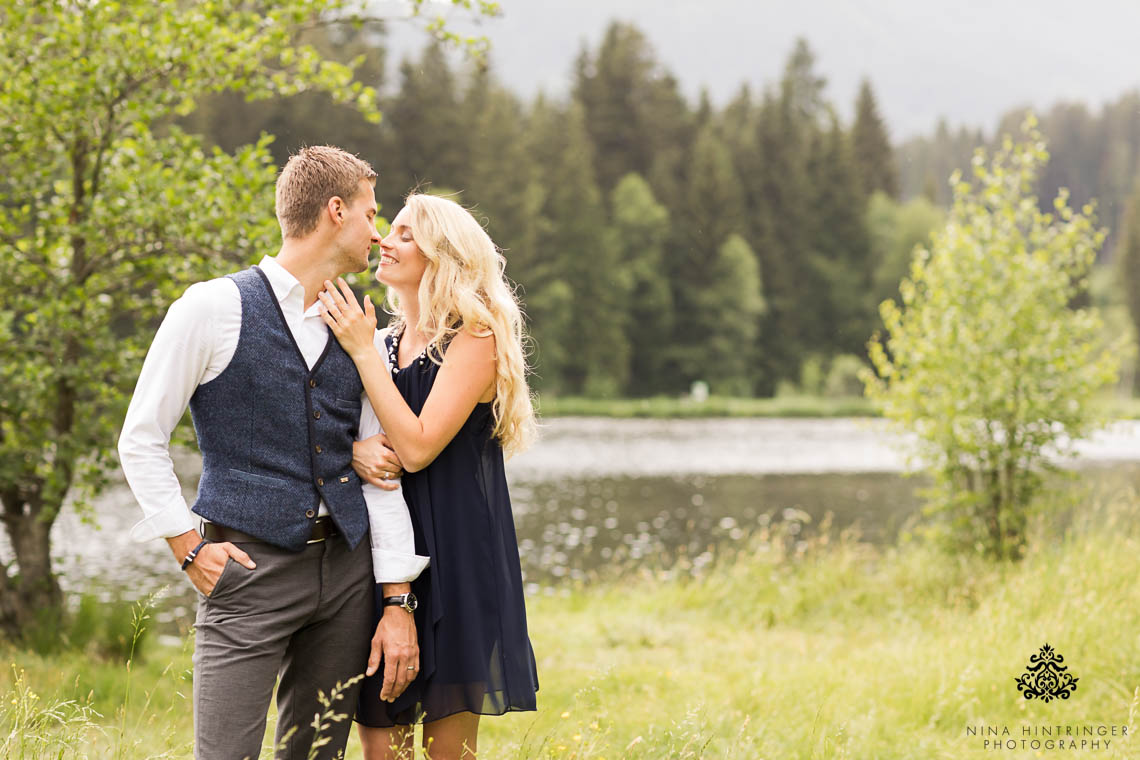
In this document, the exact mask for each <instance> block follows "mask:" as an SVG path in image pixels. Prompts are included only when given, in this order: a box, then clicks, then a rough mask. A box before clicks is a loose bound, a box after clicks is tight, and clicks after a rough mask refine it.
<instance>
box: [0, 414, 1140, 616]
mask: <svg viewBox="0 0 1140 760" xmlns="http://www.w3.org/2000/svg"><path fill="white" fill-rule="evenodd" d="M910 445H911V442H910V441H908V440H907V439H906V438H905V437H901V436H897V435H894V434H892V433H890V432H888V431H887V428H886V426H885V424H884V423H883V422H882V421H881V420H863V419H832V420H816V419H728V420H614V419H601V418H560V419H553V420H547V421H546V422H545V425H544V430H543V435H542V439H541V442H540V443H539V444H538V445H537V446H535V447H534V448H533V449H532V450H530V451H528V452H526V453H525V454H523V455H520V456H518V457H516V458H515V459H513V460H511V461H510V462H508V464H507V472H508V476H509V478H510V481H511V494H512V499H513V505H514V512H515V525H516V529H517V532H518V538H519V551H520V557H521V560H522V566H523V573H524V577H525V581H526V585H527V591H528V593H557V592H558V589H559V587H560V586H564V584H565V583H566V581H567V580H579V581H588V580H589V579H590V578H591V577H593V575H594V574H595V573H596V572H598V571H603V572H614V570H613V569H614V568H626V569H629V568H637V567H653V568H657V569H669V568H674V569H677V568H680V569H682V570H684V571H686V572H688V571H693V570H699V569H700V568H701V567H703V566H704V565H707V564H708V563H709V562H711V561H712V560H713V559H714V558H715V556H716V553H717V551H718V550H720V549H723V548H724V547H726V546H731V545H733V544H735V543H737V542H740V541H743V540H746V539H747V538H748V537H749V536H750V535H751V534H752V533H753V532H754V531H755V530H756V529H757V528H758V527H762V526H766V525H769V524H771V523H772V522H775V521H788V520H790V521H792V522H794V523H796V524H797V525H798V526H801V525H802V526H803V527H802V529H803V530H807V531H810V530H812V529H813V526H814V525H815V524H817V523H818V522H819V521H820V520H821V519H822V518H823V517H824V516H825V515H827V514H831V515H832V519H833V524H834V525H835V526H836V527H839V528H842V527H846V526H851V525H857V526H858V527H859V529H860V531H861V533H862V534H863V536H864V537H865V538H867V539H868V540H871V541H875V542H886V541H891V540H892V539H893V538H894V537H895V535H896V534H897V531H898V529H899V527H900V526H901V525H902V524H903V522H904V521H905V520H906V519H907V518H908V517H909V516H911V515H913V514H914V513H915V512H916V510H917V509H918V507H919V501H918V498H917V496H916V494H915V491H916V489H917V488H920V487H921V486H922V485H923V481H922V480H921V479H919V478H905V477H903V476H902V474H901V473H902V470H903V468H904V466H905V456H906V452H907V451H908V450H909V448H910ZM1078 450H1079V453H1080V458H1079V460H1078V461H1076V462H1073V463H1070V465H1069V466H1071V467H1074V468H1075V469H1077V470H1078V471H1079V473H1080V478H1081V479H1082V480H1084V481H1085V482H1089V481H1092V482H1095V483H1096V484H1097V485H1098V486H1099V487H1103V488H1108V489H1116V488H1125V487H1140V423H1136V422H1124V423H1118V424H1116V425H1114V426H1113V427H1112V428H1110V429H1109V430H1107V431H1104V432H1102V433H1100V434H1097V435H1096V436H1094V437H1093V438H1092V439H1090V440H1088V441H1084V442H1081V443H1080V445H1079V447H1078ZM175 459H176V469H177V471H178V474H179V476H180V478H181V480H182V483H183V487H184V491H185V495H186V498H187V501H188V502H192V501H193V498H194V492H195V489H196V487H197V480H198V475H199V473H200V468H201V462H200V459H199V458H198V456H197V454H196V453H195V452H180V453H179V454H178V455H177V456H176V458H175ZM140 515H141V512H140V510H139V509H138V507H137V505H136V504H135V502H134V499H133V497H132V496H131V494H130V491H129V489H127V487H126V485H125V483H122V482H121V481H120V482H119V483H117V484H116V485H115V486H113V487H112V488H110V489H109V490H108V491H107V492H105V493H104V494H103V495H102V496H101V497H100V498H99V499H98V500H97V502H96V504H95V510H94V516H95V518H96V520H95V523H94V524H93V523H92V522H91V521H90V520H83V519H81V518H80V517H79V516H78V515H77V514H76V513H75V512H74V510H72V509H70V508H67V509H65V512H64V514H63V515H61V516H60V518H59V520H58V521H57V523H56V525H55V528H54V532H53V538H54V549H55V552H56V555H57V568H58V570H59V571H60V572H61V575H62V578H63V583H64V585H65V586H66V587H67V588H68V589H70V590H75V591H80V590H81V591H92V592H95V593H98V594H99V595H100V596H103V597H106V598H111V597H126V598H141V597H144V596H147V595H148V594H150V593H153V592H155V591H158V590H159V589H161V588H163V587H167V590H166V591H165V592H164V597H163V598H164V601H163V602H162V604H161V611H160V613H159V620H160V621H161V622H166V623H174V622H178V623H180V624H184V623H186V622H188V621H189V620H190V618H191V616H192V610H193V603H194V593H193V591H192V590H191V589H190V587H189V584H188V583H186V581H185V580H184V579H183V577H182V576H181V574H180V573H179V571H178V568H177V565H176V564H175V562H174V559H173V558H172V557H171V555H170V553H169V550H168V549H167V547H166V544H165V542H162V541H153V542H149V543H146V544H134V543H132V542H130V541H129V539H127V532H128V531H129V529H130V526H131V525H132V524H134V522H136V521H137V520H138V519H139V516H140ZM797 529H799V528H798V527H797ZM9 555H10V552H9V551H8V548H7V546H0V557H3V558H5V559H7V557H8V556H9Z"/></svg>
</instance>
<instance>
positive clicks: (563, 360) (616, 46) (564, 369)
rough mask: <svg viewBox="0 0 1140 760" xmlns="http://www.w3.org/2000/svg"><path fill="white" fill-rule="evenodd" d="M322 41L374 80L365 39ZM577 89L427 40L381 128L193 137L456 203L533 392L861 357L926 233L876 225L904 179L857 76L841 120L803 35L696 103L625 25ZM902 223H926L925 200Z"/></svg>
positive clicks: (894, 207)
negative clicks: (486, 247) (502, 288)
mask: <svg viewBox="0 0 1140 760" xmlns="http://www.w3.org/2000/svg"><path fill="white" fill-rule="evenodd" d="M322 43H323V44H326V45H330V46H332V47H334V48H336V49H337V50H339V51H342V53H343V54H344V55H346V56H347V55H350V54H351V55H355V54H357V53H361V52H363V53H365V54H367V56H368V58H367V61H366V64H365V71H366V72H368V73H370V74H371V75H372V76H373V77H375V78H379V76H380V72H382V71H383V66H382V61H383V54H382V50H381V43H380V42H379V41H378V40H371V39H369V38H368V37H367V35H364V34H361V33H350V36H349V37H342V38H338V39H324V40H323V41H322ZM574 80H575V85H574V88H573V92H572V95H571V96H570V97H569V98H567V99H566V100H565V101H555V100H551V99H548V98H545V97H542V96H539V97H537V98H535V99H534V100H533V101H531V102H523V101H522V100H520V99H519V98H518V97H517V96H516V95H514V94H513V93H511V92H510V91H508V90H507V89H506V88H504V87H503V86H502V85H501V84H500V83H499V82H498V81H497V79H496V77H495V75H494V71H493V67H492V68H490V69H489V70H487V69H484V70H479V69H474V68H468V67H463V68H460V69H457V68H456V67H453V66H451V65H449V63H448V56H447V55H445V52H444V51H443V50H441V49H440V48H439V47H438V46H434V45H433V46H429V47H427V48H426V49H425V50H424V51H423V52H422V55H421V57H420V58H419V59H418V60H415V61H405V62H403V63H402V64H401V65H400V67H399V69H398V81H397V82H394V83H393V84H394V85H395V86H394V87H393V88H389V89H392V90H393V94H392V95H390V96H387V97H385V98H384V100H383V102H382V103H381V107H382V110H383V112H384V121H383V123H382V124H380V125H379V126H378V127H377V126H374V125H369V124H366V123H364V122H363V120H361V119H360V118H359V117H357V116H356V115H355V114H353V113H352V112H350V111H348V110H346V109H341V108H337V107H335V106H332V105H330V104H328V102H327V101H322V100H321V99H318V98H309V97H307V96H306V97H300V98H293V99H290V100H289V101H284V102H279V103H271V104H269V105H266V104H264V103H254V104H245V103H242V102H239V101H238V100H236V99H229V100H226V101H221V100H219V101H215V102H211V103H207V104H203V106H202V108H200V109H199V111H198V112H197V113H196V114H195V115H194V116H192V117H191V118H190V119H189V121H190V122H191V123H190V124H189V127H190V128H192V129H194V130H195V131H200V132H203V133H205V134H207V135H209V136H211V137H212V138H213V139H214V140H216V141H217V142H218V143H219V144H221V145H222V146H223V147H226V148H232V147H234V146H235V145H238V144H241V143H243V142H248V141H250V140H251V139H253V138H255V137H256V135H257V134H258V133H259V132H260V131H261V130H265V131H268V132H270V133H272V134H275V135H277V136H278V140H277V142H276V143H275V145H274V150H275V151H276V152H277V153H278V154H279V155H278V156H277V157H278V159H279V160H281V161H284V160H285V158H286V157H287V156H288V154H289V152H290V151H292V150H294V149H295V148H296V147H297V146H298V145H301V144H305V143H324V142H327V143H334V144H338V145H341V146H343V147H345V148H347V149H349V150H352V151H354V152H358V153H359V154H360V155H362V156H365V157H366V158H368V159H369V160H371V161H372V162H373V163H374V165H376V166H377V168H378V171H379V173H380V179H379V182H378V184H377V188H376V194H377V198H378V199H379V200H380V202H381V204H382V210H383V212H384V213H386V214H387V215H388V216H389V217H390V216H391V215H392V214H394V213H395V212H396V210H398V209H399V207H400V203H401V199H402V197H403V196H404V194H405V193H407V191H408V190H409V189H411V188H413V187H416V186H425V184H426V183H430V189H431V190H432V191H434V192H457V193H459V195H458V199H459V200H460V201H461V202H462V203H464V204H465V205H467V206H469V207H474V208H475V209H476V211H477V215H478V216H480V217H482V218H485V220H486V224H487V228H488V230H489V232H490V233H491V236H492V237H493V238H494V239H495V241H496V242H497V243H498V244H499V245H500V246H501V247H502V248H503V249H504V250H505V251H506V256H507V261H508V270H507V271H508V275H509V276H510V277H511V278H512V279H513V280H514V281H515V282H517V283H518V284H519V286H520V288H521V293H522V298H523V301H524V304H525V308H526V312H527V315H528V320H529V329H530V331H531V334H532V335H533V336H534V338H535V342H536V352H535V363H536V365H537V366H536V369H537V378H536V380H535V385H536V386H537V387H538V388H539V389H541V390H543V391H545V392H554V393H563V394H586V395H591V396H614V395H629V396H640V395H648V394H656V393H678V392H683V391H686V390H688V389H689V387H690V385H691V383H692V382H693V381H696V380H704V381H706V382H707V383H708V384H709V386H710V388H711V390H712V391H713V392H714V393H725V394H753V393H755V394H770V393H772V392H773V391H774V389H775V388H776V385H777V383H778V382H779V381H781V380H792V381H798V380H799V379H800V377H801V369H802V367H803V365H804V364H805V362H808V361H809V360H810V361H811V362H816V363H817V364H818V363H819V362H820V361H823V362H824V363H826V362H827V361H828V360H829V358H830V357H834V356H837V355H840V354H857V355H861V354H862V353H863V351H864V344H865V342H866V340H867V338H868V337H869V335H870V334H871V332H872V331H873V330H874V328H875V325H876V324H877V303H878V302H879V300H881V298H882V297H885V296H889V295H891V293H892V292H893V289H894V287H895V286H896V285H897V282H898V279H899V277H900V276H901V275H902V274H903V272H904V271H905V268H906V265H907V256H906V254H905V251H909V249H910V247H912V246H913V244H914V242H917V239H921V238H922V236H923V235H925V234H926V232H927V231H928V229H929V227H926V228H924V229H920V230H918V231H917V232H908V233H906V234H904V235H902V236H901V237H900V235H898V234H895V233H894V231H893V230H894V228H896V227H897V228H900V229H905V228H906V227H907V225H906V224H905V223H901V224H900V219H899V215H900V214H903V215H904V216H905V215H906V214H907V213H908V212H907V209H906V207H902V206H899V205H898V204H897V203H894V202H893V201H892V200H891V199H890V198H891V196H893V195H895V193H896V191H897V188H898V187H899V178H898V176H897V175H896V170H895V162H894V159H893V156H892V151H891V146H890V140H889V136H888V134H887V131H886V129H885V126H884V124H883V121H882V119H881V117H880V116H879V114H878V111H877V107H876V103H875V98H874V94H873V92H872V90H871V87H870V85H869V84H866V83H865V84H864V86H863V88H862V89H861V91H860V93H859V97H858V102H857V111H856V117H855V120H854V123H853V124H852V125H851V126H850V127H847V126H845V125H843V124H841V123H840V121H839V119H838V117H837V116H836V109H835V108H834V106H833V105H832V104H831V103H830V102H829V101H828V99H827V97H826V94H825V81H824V79H823V77H822V76H821V75H820V74H819V72H818V71H817V70H816V67H815V63H814V58H813V55H812V52H811V50H810V49H809V47H808V45H807V44H806V43H805V42H803V41H802V40H801V41H799V42H798V43H797V44H796V45H795V48H794V50H793V52H792V54H791V56H790V57H789V59H788V61H787V64H786V67H785V69H784V72H783V75H782V77H781V79H780V81H778V82H776V83H773V84H772V85H771V86H769V87H768V88H767V89H766V90H765V91H764V92H763V93H760V94H754V93H752V92H750V91H749V89H748V88H746V87H745V88H742V89H741V90H740V92H739V94H738V95H737V96H736V97H735V98H734V99H733V100H732V101H731V102H730V103H729V104H728V105H727V106H725V107H724V108H723V109H717V108H714V107H713V106H711V105H710V103H709V102H708V99H707V98H701V100H700V102H698V103H697V104H695V106H694V105H693V104H690V103H689V102H687V101H686V99H685V97H683V95H682V94H681V92H680V88H679V84H678V82H677V80H676V79H675V78H674V77H673V76H672V75H671V74H670V73H669V72H668V71H666V70H665V69H664V68H663V67H662V66H661V64H660V63H659V62H658V61H657V60H656V58H655V55H654V52H653V50H652V49H651V47H650V45H649V43H648V41H647V40H646V38H645V36H644V35H643V34H642V33H641V32H640V31H639V30H638V29H637V28H635V27H634V26H631V25H629V24H623V23H615V24H613V25H612V26H610V28H609V29H608V31H607V32H606V34H605V37H604V39H603V40H602V42H601V44H600V45H599V46H598V47H597V48H596V49H594V50H585V51H583V53H582V54H581V56H580V57H579V59H578V60H577V62H576V63H575V66H574ZM374 81H375V79H374ZM869 208H870V209H871V210H872V211H875V213H874V214H871V213H869ZM915 213H917V216H915ZM915 213H912V214H911V216H912V217H914V218H916V219H920V220H922V222H923V223H933V221H931V220H936V219H937V212H935V211H933V210H932V209H931V208H929V204H927V206H926V207H924V208H921V209H918V210H917V212H915ZM876 214H877V215H876ZM873 219H879V220H880V221H881V222H882V224H884V225H887V227H884V228H882V229H879V230H876V229H875V228H874V227H873V226H871V224H870V221H869V220H873ZM911 226H913V225H911ZM919 226H920V227H921V224H920V225H919ZM888 227H889V228H888ZM907 235H910V237H907ZM916 236H917V239H914V238H916ZM900 250H902V251H904V253H902V254H900V253H899V251H900ZM887 270H889V271H887Z"/></svg>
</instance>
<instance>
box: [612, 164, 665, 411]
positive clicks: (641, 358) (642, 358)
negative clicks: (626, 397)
mask: <svg viewBox="0 0 1140 760" xmlns="http://www.w3.org/2000/svg"><path fill="white" fill-rule="evenodd" d="M610 213H611V216H612V219H613V235H614V243H615V245H616V249H617V250H616V255H617V258H618V261H619V262H620V266H622V267H624V268H625V269H626V271H627V272H628V273H629V276H630V294H629V298H628V301H627V304H626V308H627V314H628V317H627V320H626V324H627V325H628V326H627V329H626V336H627V340H628V342H629V346H630V357H629V371H628V376H629V382H628V386H627V392H628V393H629V394H631V395H635V396H646V395H650V394H652V393H655V392H658V391H671V390H675V388H674V387H671V386H670V384H669V380H670V378H668V377H667V376H666V374H665V372H664V365H665V359H666V357H665V355H664V352H663V351H662V348H663V345H664V343H665V342H666V341H667V340H669V339H671V337H672V334H673V294H672V292H671V290H670V287H669V277H668V275H667V274H666V267H665V255H664V246H665V241H666V239H667V238H668V236H669V212H668V211H667V210H666V209H665V207H664V206H662V205H661V204H659V203H658V202H657V200H656V199H655V198H654V197H653V191H652V190H651V189H650V187H649V184H648V183H647V182H646V181H645V180H644V179H643V178H642V177H641V176H639V175H637V174H627V175H626V176H624V177H623V178H622V179H621V181H620V182H618V184H617V187H616V188H614V192H613V194H612V200H611V202H610Z"/></svg>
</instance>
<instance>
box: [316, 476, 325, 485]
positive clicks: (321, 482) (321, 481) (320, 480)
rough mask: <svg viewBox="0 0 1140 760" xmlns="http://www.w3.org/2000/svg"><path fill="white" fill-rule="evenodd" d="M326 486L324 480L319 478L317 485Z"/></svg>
mask: <svg viewBox="0 0 1140 760" xmlns="http://www.w3.org/2000/svg"><path fill="white" fill-rule="evenodd" d="M324 484H325V479H324V478H317V485H318V486H323V485H324Z"/></svg>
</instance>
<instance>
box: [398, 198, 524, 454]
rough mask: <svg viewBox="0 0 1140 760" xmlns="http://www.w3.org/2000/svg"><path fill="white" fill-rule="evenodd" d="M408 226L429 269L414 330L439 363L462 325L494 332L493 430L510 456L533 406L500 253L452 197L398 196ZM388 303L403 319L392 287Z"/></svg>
mask: <svg viewBox="0 0 1140 760" xmlns="http://www.w3.org/2000/svg"><path fill="white" fill-rule="evenodd" d="M404 206H405V208H406V209H407V210H408V214H409V215H410V217H411V218H410V220H409V225H408V226H409V227H410V228H411V232H412V239H413V240H415V241H416V245H417V246H419V249H420V251H422V252H423V255H424V258H425V259H427V267H426V268H425V269H424V275H423V278H422V279H421V280H420V287H419V292H418V294H417V296H418V298H419V303H420V317H419V324H417V325H416V330H417V331H418V332H419V333H421V334H423V335H427V336H429V339H428V345H429V346H431V349H430V350H429V351H428V352H427V354H428V357H429V358H430V359H431V360H432V361H433V362H435V363H436V364H442V363H443V350H442V348H441V347H442V346H446V345H447V343H448V342H449V341H450V340H451V339H452V338H453V337H454V336H455V335H456V334H458V333H459V332H460V331H461V330H466V331H468V332H471V333H473V334H476V335H487V334H492V335H494V336H495V400H494V402H493V404H492V409H493V411H494V417H495V429H494V433H493V434H494V436H495V438H497V439H498V441H499V444H500V445H501V446H502V447H503V450H504V452H506V454H507V455H508V456H510V455H511V454H515V453H518V452H519V451H522V450H523V449H525V448H526V447H527V446H529V445H530V444H531V443H532V442H533V440H534V437H535V433H536V429H537V428H536V424H535V420H534V405H533V403H532V402H531V395H530V388H528V387H527V382H526V375H527V364H526V354H525V351H524V349H523V346H524V342H525V340H526V338H525V335H524V332H523V317H522V311H521V310H520V309H519V304H518V300H517V299H516V298H515V293H514V290H513V289H512V288H511V286H510V284H509V283H508V281H507V278H506V274H505V271H506V259H505V258H504V257H503V254H502V252H501V251H500V250H499V249H498V247H497V246H496V245H495V243H494V242H493V241H492V240H491V237H490V236H489V235H488V234H487V231H486V230H484V229H483V227H482V225H480V224H479V222H478V221H476V220H475V217H473V216H472V215H471V213H470V212H469V211H468V210H467V209H465V208H463V206H460V205H459V204H458V203H456V202H455V201H451V200H448V199H447V198H440V197H439V196H435V195H425V194H423V193H415V192H413V193H412V194H410V195H409V196H408V197H407V199H406V200H405V201H404ZM388 305H389V307H390V308H391V311H392V313H393V314H394V315H395V317H396V319H395V320H394V321H393V324H392V328H393V330H398V329H401V328H402V327H403V326H404V324H405V319H404V312H403V310H402V309H401V308H400V302H399V297H398V296H397V295H396V292H395V290H393V289H391V288H389V289H388Z"/></svg>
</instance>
